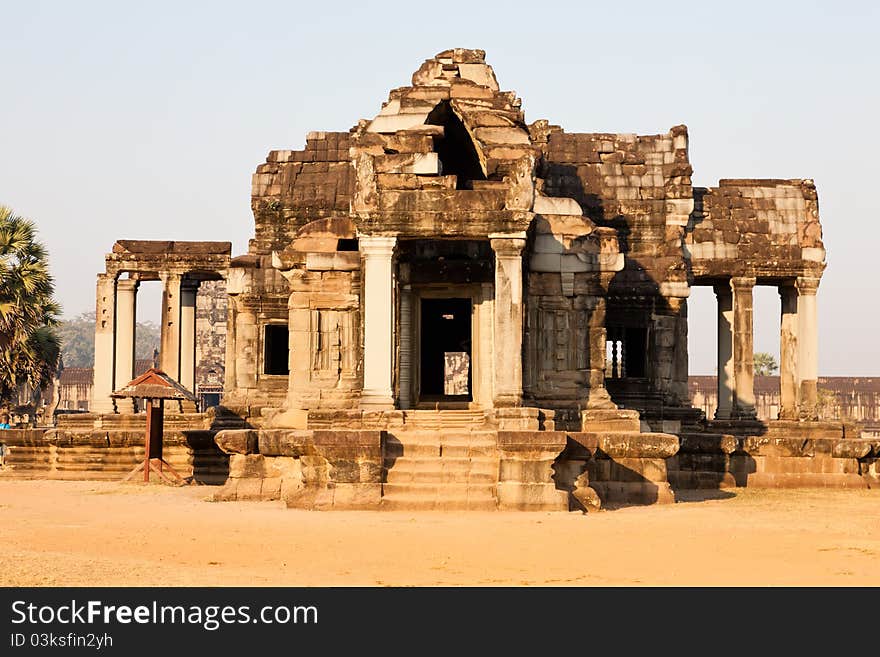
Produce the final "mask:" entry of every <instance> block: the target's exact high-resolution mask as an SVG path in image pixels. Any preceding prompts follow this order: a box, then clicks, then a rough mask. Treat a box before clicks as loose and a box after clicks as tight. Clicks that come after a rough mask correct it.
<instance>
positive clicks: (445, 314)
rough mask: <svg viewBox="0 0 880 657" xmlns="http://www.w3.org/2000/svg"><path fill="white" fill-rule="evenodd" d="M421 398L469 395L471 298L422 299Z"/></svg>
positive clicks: (465, 398) (461, 398)
mask: <svg viewBox="0 0 880 657" xmlns="http://www.w3.org/2000/svg"><path fill="white" fill-rule="evenodd" d="M421 352H422V354H421V363H420V366H421V385H420V389H421V390H420V391H421V395H420V398H421V401H428V400H440V399H448V400H454V401H470V400H471V399H472V397H471V300H470V299H422V316H421Z"/></svg>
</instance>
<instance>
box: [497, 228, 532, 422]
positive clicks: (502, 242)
mask: <svg viewBox="0 0 880 657" xmlns="http://www.w3.org/2000/svg"><path fill="white" fill-rule="evenodd" d="M525 237H526V235H525V233H513V234H499V233H495V234H491V235H489V240H490V243H491V245H492V250H493V251H494V252H495V313H494V319H495V321H494V331H493V333H494V337H495V344H494V350H495V353H494V371H495V386H494V388H495V398H494V404H495V406H496V407H498V408H503V407H510V406H519V405H520V404H521V403H522V333H523V273H522V250H523V247H525V244H526V240H525Z"/></svg>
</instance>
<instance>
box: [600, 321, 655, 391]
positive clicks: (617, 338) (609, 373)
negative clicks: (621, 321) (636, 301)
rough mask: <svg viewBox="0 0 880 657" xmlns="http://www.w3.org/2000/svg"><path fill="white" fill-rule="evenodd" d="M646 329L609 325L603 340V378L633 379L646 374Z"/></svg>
mask: <svg viewBox="0 0 880 657" xmlns="http://www.w3.org/2000/svg"><path fill="white" fill-rule="evenodd" d="M647 348H648V330H647V329H646V328H644V327H640V326H626V327H624V326H609V327H608V329H607V335H606V340H605V360H606V363H605V378H606V379H633V378H636V379H637V378H643V377H645V376H646V375H647V373H646V364H647Z"/></svg>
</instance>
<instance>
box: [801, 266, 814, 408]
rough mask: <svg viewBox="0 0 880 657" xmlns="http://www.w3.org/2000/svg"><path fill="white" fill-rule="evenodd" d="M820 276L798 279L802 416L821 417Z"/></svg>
mask: <svg viewBox="0 0 880 657" xmlns="http://www.w3.org/2000/svg"><path fill="white" fill-rule="evenodd" d="M818 288H819V279H818V278H798V279H797V291H798V297H797V322H798V335H797V345H798V359H797V361H798V362H797V377H798V389H799V393H800V400H799V401H800V412H799V417H800V418H801V419H803V420H818V419H819V407H818V390H817V384H818V379H819V327H818V317H817V307H816V291H817V290H818Z"/></svg>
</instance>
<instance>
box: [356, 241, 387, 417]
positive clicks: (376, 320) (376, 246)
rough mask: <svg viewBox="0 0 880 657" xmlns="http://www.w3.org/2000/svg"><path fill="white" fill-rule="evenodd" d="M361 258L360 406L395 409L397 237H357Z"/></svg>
mask: <svg viewBox="0 0 880 657" xmlns="http://www.w3.org/2000/svg"><path fill="white" fill-rule="evenodd" d="M358 244H359V248H360V251H361V254H363V258H364V299H363V302H362V305H363V308H364V388H363V392H362V393H361V406H365V407H370V408H394V397H393V392H392V389H391V383H392V378H391V376H392V364H393V354H394V321H393V318H394V307H393V291H394V277H393V272H392V257H393V256H394V247H395V245H396V244H397V238H396V237H370V236H359V238H358Z"/></svg>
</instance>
